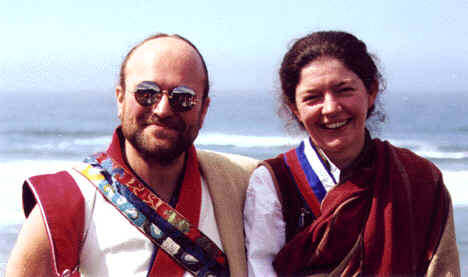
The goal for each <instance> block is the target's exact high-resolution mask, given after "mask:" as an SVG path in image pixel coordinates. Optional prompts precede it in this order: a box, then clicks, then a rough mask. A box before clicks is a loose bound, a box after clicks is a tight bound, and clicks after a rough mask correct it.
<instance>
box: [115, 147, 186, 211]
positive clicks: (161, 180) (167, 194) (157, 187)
mask: <svg viewBox="0 0 468 277" xmlns="http://www.w3.org/2000/svg"><path fill="white" fill-rule="evenodd" d="M124 151H125V157H126V160H127V163H128V165H129V166H130V168H132V170H133V171H134V172H135V173H136V174H137V175H138V177H140V178H141V179H142V180H143V181H145V182H146V184H147V185H148V186H150V187H151V189H152V190H153V191H154V192H156V193H157V194H158V196H159V197H160V198H161V199H162V200H164V201H166V202H169V201H170V200H171V197H172V194H173V192H174V191H175V189H176V187H177V182H178V181H179V179H180V176H181V175H182V174H184V172H183V169H184V163H185V155H186V153H183V154H182V155H180V157H178V158H177V159H175V160H174V161H173V162H171V163H169V164H161V163H158V162H157V161H147V160H145V159H144V158H143V157H142V156H141V155H140V154H139V153H138V152H137V151H136V150H135V148H133V146H132V145H131V144H130V143H128V142H127V141H126V142H125V147H124Z"/></svg>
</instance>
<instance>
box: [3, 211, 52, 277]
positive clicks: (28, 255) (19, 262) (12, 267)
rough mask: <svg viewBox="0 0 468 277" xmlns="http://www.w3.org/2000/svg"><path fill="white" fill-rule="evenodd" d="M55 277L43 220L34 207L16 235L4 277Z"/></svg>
mask: <svg viewBox="0 0 468 277" xmlns="http://www.w3.org/2000/svg"><path fill="white" fill-rule="evenodd" d="M19 276H24V277H31V276H37V277H42V276H44V277H45V276H47V277H49V276H55V274H54V270H53V268H52V260H51V251H50V244H49V239H48V236H47V231H46V228H45V225H44V220H43V218H42V215H41V211H40V209H39V207H38V206H37V205H36V206H35V207H34V209H33V210H32V211H31V213H30V214H29V217H28V218H27V219H26V222H25V223H24V225H23V227H22V228H21V231H20V233H19V235H18V239H17V241H16V245H15V247H14V248H13V250H12V252H11V255H10V258H9V260H8V264H7V268H6V277H19Z"/></svg>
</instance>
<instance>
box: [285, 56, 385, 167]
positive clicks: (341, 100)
mask: <svg viewBox="0 0 468 277" xmlns="http://www.w3.org/2000/svg"><path fill="white" fill-rule="evenodd" d="M376 87H377V86H376ZM376 94H377V90H375V91H372V92H368V90H367V89H366V87H365V86H364V83H363V82H362V80H361V79H360V78H359V77H358V76H357V75H356V74H355V73H354V72H353V71H351V70H349V69H347V68H346V67H345V66H344V65H343V64H342V63H341V62H340V61H339V60H337V59H335V58H331V57H321V58H319V59H317V60H315V61H313V62H311V63H309V64H308V65H306V66H305V67H303V68H302V70H301V73H300V78H299V83H298V85H297V87H296V103H295V106H292V107H291V109H292V110H293V112H294V114H295V115H296V117H297V118H298V120H299V121H300V122H302V124H303V125H304V127H305V129H306V130H307V132H308V133H309V135H310V138H311V139H312V142H313V143H314V144H315V145H316V146H318V147H319V148H321V149H322V150H323V151H324V152H325V154H326V155H327V156H328V157H329V158H330V159H331V160H332V162H333V163H334V164H335V165H336V166H338V167H339V168H345V167H347V166H349V164H350V163H351V162H352V161H353V160H354V159H355V158H356V157H357V156H358V155H359V153H360V151H361V149H362V147H363V146H364V134H365V131H364V128H365V122H366V118H367V111H368V109H369V108H370V107H371V106H372V105H373V104H374V100H375V96H376Z"/></svg>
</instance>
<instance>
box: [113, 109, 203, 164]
mask: <svg viewBox="0 0 468 277" xmlns="http://www.w3.org/2000/svg"><path fill="white" fill-rule="evenodd" d="M147 118H149V119H147ZM154 123H157V124H159V125H162V126H165V127H168V128H170V129H173V130H175V131H177V135H176V136H175V138H172V139H171V138H170V137H169V136H168V135H167V134H164V133H163V132H161V133H156V134H154V136H155V137H156V138H158V139H161V140H169V139H171V141H169V143H168V144H165V145H163V144H162V143H151V141H152V140H147V139H145V134H144V129H145V127H146V126H147V125H148V124H154ZM199 129H200V120H198V121H197V122H196V124H195V125H187V124H186V123H185V122H184V121H183V120H182V119H181V118H179V117H177V116H174V117H171V118H167V119H160V118H158V117H157V116H155V115H148V114H143V115H141V116H140V117H138V118H136V122H134V121H133V122H129V120H126V119H125V118H122V133H123V135H124V137H125V138H126V139H127V140H128V142H129V143H130V144H131V145H132V146H133V148H135V149H136V151H137V152H138V153H139V154H140V155H141V157H142V158H143V159H144V160H145V161H148V162H156V163H158V164H161V165H168V164H171V163H172V162H173V161H175V160H176V159H177V158H178V157H180V155H181V154H182V153H184V152H186V151H187V150H188V149H189V148H190V146H191V145H192V144H193V141H194V140H195V138H196V137H197V135H198V130H199Z"/></svg>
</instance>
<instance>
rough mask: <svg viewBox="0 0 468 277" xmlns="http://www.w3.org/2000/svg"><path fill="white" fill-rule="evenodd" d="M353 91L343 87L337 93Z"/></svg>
mask: <svg viewBox="0 0 468 277" xmlns="http://www.w3.org/2000/svg"><path fill="white" fill-rule="evenodd" d="M353 90H354V89H353V88H352V87H343V88H340V89H338V92H349V91H353Z"/></svg>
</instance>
